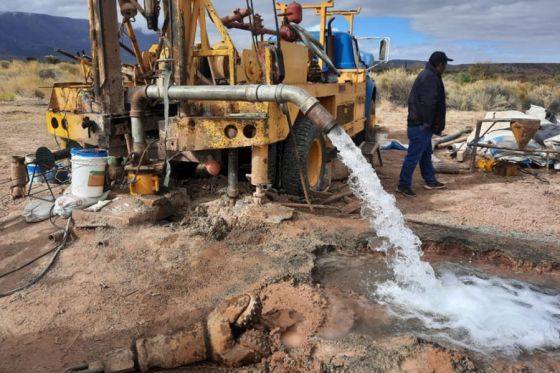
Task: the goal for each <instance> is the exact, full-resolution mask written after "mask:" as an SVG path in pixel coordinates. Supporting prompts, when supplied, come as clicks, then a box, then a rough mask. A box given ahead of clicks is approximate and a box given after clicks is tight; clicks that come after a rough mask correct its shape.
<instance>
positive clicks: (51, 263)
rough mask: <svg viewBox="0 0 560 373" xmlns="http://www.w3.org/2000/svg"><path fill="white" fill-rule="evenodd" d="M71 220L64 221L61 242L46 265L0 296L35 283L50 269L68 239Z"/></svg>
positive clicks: (0, 296)
mask: <svg viewBox="0 0 560 373" xmlns="http://www.w3.org/2000/svg"><path fill="white" fill-rule="evenodd" d="M71 221H72V218H68V221H67V222H66V228H65V229H64V236H63V237H62V242H61V243H60V244H59V245H58V246H56V247H55V248H54V249H53V251H54V254H53V255H52V258H51V260H50V262H49V263H48V264H47V266H46V267H45V268H44V269H43V270H42V271H41V272H39V274H37V275H36V276H35V277H33V278H32V279H31V280H29V281H28V282H27V283H26V284H23V285H21V286H18V287H16V288H15V289H12V290H9V291H6V292H1V293H0V298H3V297H7V296H9V295H12V294H15V293H17V292H19V291H22V290H24V289H27V288H28V287H30V286H32V285H34V284H35V283H37V281H39V280H40V279H41V278H42V277H43V276H44V275H45V274H46V273H47V272H48V271H49V269H51V267H52V266H53V264H54V262H55V260H56V258H57V257H58V255H59V254H60V252H61V251H62V249H64V246H66V242H67V241H68V236H69V233H70V222H71Z"/></svg>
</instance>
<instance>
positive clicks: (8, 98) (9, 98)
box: [0, 92, 16, 101]
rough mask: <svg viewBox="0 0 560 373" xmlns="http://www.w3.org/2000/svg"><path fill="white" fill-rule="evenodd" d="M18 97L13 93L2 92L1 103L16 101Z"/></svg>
mask: <svg viewBox="0 0 560 373" xmlns="http://www.w3.org/2000/svg"><path fill="white" fill-rule="evenodd" d="M15 99H16V96H15V95H14V94H13V93H6V92H0V101H14V100H15Z"/></svg>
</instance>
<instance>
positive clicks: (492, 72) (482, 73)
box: [468, 63, 496, 80]
mask: <svg viewBox="0 0 560 373" xmlns="http://www.w3.org/2000/svg"><path fill="white" fill-rule="evenodd" d="M468 72H469V75H471V76H472V77H473V79H475V80H486V79H492V78H495V77H496V67H495V66H494V65H492V64H491V63H477V64H474V65H472V66H470V67H469V69H468Z"/></svg>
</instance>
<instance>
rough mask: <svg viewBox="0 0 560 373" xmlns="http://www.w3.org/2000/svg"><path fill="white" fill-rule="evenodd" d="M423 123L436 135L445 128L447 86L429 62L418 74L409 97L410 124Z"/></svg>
mask: <svg viewBox="0 0 560 373" xmlns="http://www.w3.org/2000/svg"><path fill="white" fill-rule="evenodd" d="M418 125H423V126H424V127H426V128H430V130H431V131H432V132H433V133H435V134H436V135H440V134H441V132H442V131H443V130H444V128H445V88H444V86H443V81H442V80H441V75H440V74H439V72H438V71H437V70H436V68H435V67H433V66H432V65H431V64H430V63H429V62H428V63H427V64H426V68H425V69H424V70H422V72H420V74H418V77H417V78H416V80H415V81H414V85H413V86H412V90H411V91H410V96H409V98H408V126H409V127H411V126H418Z"/></svg>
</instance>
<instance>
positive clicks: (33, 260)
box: [0, 246, 58, 278]
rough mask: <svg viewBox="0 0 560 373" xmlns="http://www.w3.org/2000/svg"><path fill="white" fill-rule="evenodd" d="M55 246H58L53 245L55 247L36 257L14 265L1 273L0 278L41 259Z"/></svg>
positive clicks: (53, 249)
mask: <svg viewBox="0 0 560 373" xmlns="http://www.w3.org/2000/svg"><path fill="white" fill-rule="evenodd" d="M57 247H58V246H55V247H53V248H52V249H50V250H47V251H45V252H44V253H42V254H41V255H39V256H38V257H36V258H34V259H31V260H30V261H28V262H27V263H24V264H22V265H20V266H19V267H16V268H14V269H12V270H9V271H8V272H6V273H2V274H1V275H0V278H3V277H6V276H9V275H11V274H12V273H15V272H17V271H19V270H21V269H24V268H25V267H27V266H28V265H30V264H33V263H35V262H36V261H37V260H39V259H41V258H42V257H44V256H46V255H48V254H50V253H52V252H53V251H55V250H56V248H57Z"/></svg>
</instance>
